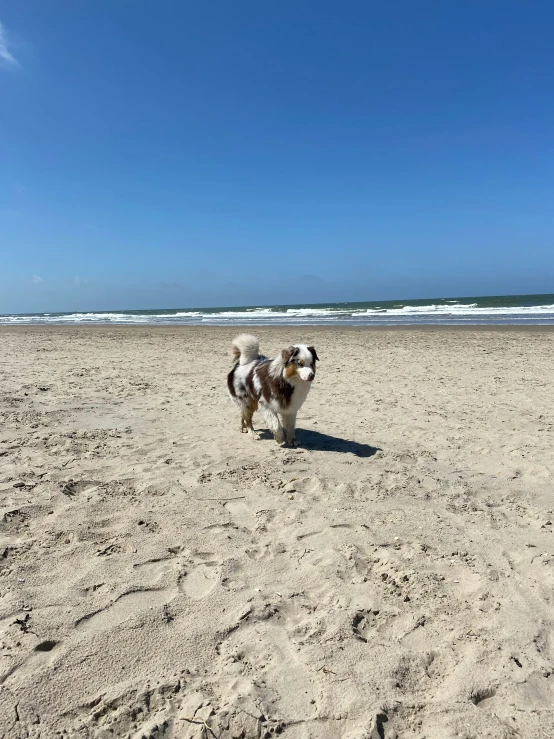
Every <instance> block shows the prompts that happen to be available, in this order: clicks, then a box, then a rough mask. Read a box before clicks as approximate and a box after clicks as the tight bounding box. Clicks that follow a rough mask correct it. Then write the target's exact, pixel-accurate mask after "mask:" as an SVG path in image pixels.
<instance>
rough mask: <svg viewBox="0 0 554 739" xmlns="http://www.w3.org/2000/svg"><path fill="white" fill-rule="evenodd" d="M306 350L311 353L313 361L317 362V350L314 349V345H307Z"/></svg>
mask: <svg viewBox="0 0 554 739" xmlns="http://www.w3.org/2000/svg"><path fill="white" fill-rule="evenodd" d="M308 351H309V352H310V354H311V355H312V358H313V360H314V362H319V357H318V356H317V352H316V350H315V346H309V347H308Z"/></svg>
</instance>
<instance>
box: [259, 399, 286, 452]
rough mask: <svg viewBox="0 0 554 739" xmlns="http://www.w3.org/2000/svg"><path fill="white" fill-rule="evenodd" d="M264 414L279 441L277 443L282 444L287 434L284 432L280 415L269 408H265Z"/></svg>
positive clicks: (276, 439)
mask: <svg viewBox="0 0 554 739" xmlns="http://www.w3.org/2000/svg"><path fill="white" fill-rule="evenodd" d="M264 416H265V420H266V422H267V425H268V426H269V430H270V431H271V433H272V434H273V436H274V437H275V441H276V442H277V444H282V443H283V442H284V440H285V435H284V433H283V427H282V426H281V421H279V416H278V415H277V414H276V413H274V412H273V411H272V410H270V409H269V408H266V409H265V410H264Z"/></svg>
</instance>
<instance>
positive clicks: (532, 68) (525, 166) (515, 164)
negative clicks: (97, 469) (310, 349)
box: [0, 0, 554, 312]
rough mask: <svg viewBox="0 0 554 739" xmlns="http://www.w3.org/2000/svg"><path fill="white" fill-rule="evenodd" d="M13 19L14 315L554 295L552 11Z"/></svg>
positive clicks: (6, 195)
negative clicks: (63, 311)
mask: <svg viewBox="0 0 554 739" xmlns="http://www.w3.org/2000/svg"><path fill="white" fill-rule="evenodd" d="M0 24H1V27H0V28H1V31H0V100H1V107H0V312H31V311H38V310H41V311H57V310H60V311H62V310H104V309H122V308H153V307H176V306H182V307H186V306H202V305H244V304H256V303H258V304H267V303H295V302H324V301H331V300H337V301H340V300H372V299H378V300H383V299H386V298H410V297H414V298H415V297H435V296H459V295H476V294H504V293H525V292H527V293H529V292H554V207H553V205H554V203H553V196H554V135H553V134H554V95H553V94H552V91H553V90H554V44H553V43H552V28H553V24H554V5H553V4H552V3H550V2H530V3H523V2H521V0H517V1H515V0H503V1H502V2H498V1H496V0H464V2H461V1H458V2H456V1H455V0H435V1H433V2H429V1H427V0H419V2H413V0H402V1H401V0H398V1H396V2H394V1H393V2H389V3H381V2H367V0H365V1H364V2H340V3H339V2H326V1H324V0H323V1H322V0H320V2H318V3H315V2H303V1H302V0H295V2H288V0H283V2H280V3H269V2H265V3H264V2H261V3H260V2H259V1H258V2H244V1H243V0H235V2H228V1H227V0H225V1H224V2H223V1H221V2H219V1H214V2H206V3H192V2H183V1H182V0H161V1H160V0H157V1H156V2H153V1H150V0H88V1H87V0H84V1H83V2H79V3H76V2H74V0H26V2H19V3H9V2H4V1H2V0H0Z"/></svg>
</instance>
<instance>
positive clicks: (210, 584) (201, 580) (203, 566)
mask: <svg viewBox="0 0 554 739" xmlns="http://www.w3.org/2000/svg"><path fill="white" fill-rule="evenodd" d="M197 556H198V557H199V558H200V557H202V558H204V557H205V556H206V553H202V554H201V555H197ZM220 565H221V562H219V561H218V560H212V559H204V561H202V562H199V563H198V564H196V566H195V567H194V568H193V569H191V570H190V571H189V572H187V573H186V574H184V575H183V576H182V577H181V579H180V581H179V590H180V591H181V592H182V593H185V595H188V596H189V598H192V599H193V600H201V599H202V598H205V597H206V596H207V595H209V594H210V593H211V592H212V590H213V589H214V588H215V587H216V585H217V584H218V582H219V567H220Z"/></svg>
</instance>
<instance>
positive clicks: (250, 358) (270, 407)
mask: <svg viewBox="0 0 554 739" xmlns="http://www.w3.org/2000/svg"><path fill="white" fill-rule="evenodd" d="M232 355H233V360H234V362H235V364H234V367H233V369H232V370H231V371H230V372H229V374H228V375H227V388H228V390H229V395H230V396H231V400H233V402H234V403H235V404H236V405H237V406H238V408H239V410H240V431H241V433H249V434H251V435H252V437H253V438H255V439H258V438H259V436H258V434H257V433H256V431H255V430H254V427H253V425H252V416H253V415H254V413H255V411H257V410H258V406H261V409H262V410H263V413H264V416H265V419H266V421H267V424H268V426H269V429H270V431H271V432H272V433H273V436H274V437H275V441H276V442H277V443H278V444H283V442H285V436H286V441H287V442H288V443H289V444H290V445H291V446H296V445H297V442H296V434H295V431H296V414H297V413H298V411H299V410H300V408H301V406H302V404H303V403H304V401H305V400H306V398H307V397H308V393H309V391H310V388H311V386H312V382H313V380H314V378H315V373H316V362H318V361H319V357H318V356H317V352H316V350H315V348H314V347H313V346H306V345H305V344H295V345H294V346H289V347H288V348H287V349H283V350H282V352H281V353H280V354H279V356H277V357H276V358H275V359H268V358H267V357H264V356H262V355H261V354H260V343H259V341H258V339H257V338H256V337H255V336H250V335H248V334H241V335H240V336H237V337H236V339H235V340H234V341H233V343H232Z"/></svg>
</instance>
